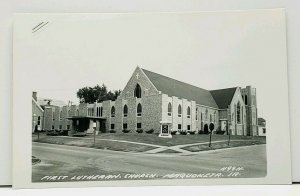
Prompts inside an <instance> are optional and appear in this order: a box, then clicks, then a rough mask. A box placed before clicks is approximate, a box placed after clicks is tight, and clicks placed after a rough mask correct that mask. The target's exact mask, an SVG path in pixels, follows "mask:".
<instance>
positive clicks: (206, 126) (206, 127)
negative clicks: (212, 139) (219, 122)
mask: <svg viewBox="0 0 300 196" xmlns="http://www.w3.org/2000/svg"><path fill="white" fill-rule="evenodd" d="M204 134H208V125H207V124H205V125H204Z"/></svg>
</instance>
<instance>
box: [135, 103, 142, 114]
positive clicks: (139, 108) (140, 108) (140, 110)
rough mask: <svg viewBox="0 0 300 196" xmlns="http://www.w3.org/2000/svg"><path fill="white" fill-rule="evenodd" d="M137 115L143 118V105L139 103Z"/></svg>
mask: <svg viewBox="0 0 300 196" xmlns="http://www.w3.org/2000/svg"><path fill="white" fill-rule="evenodd" d="M136 115H137V116H142V105H141V104H140V103H139V104H138V105H137V108H136Z"/></svg>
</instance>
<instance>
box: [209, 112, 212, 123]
mask: <svg viewBox="0 0 300 196" xmlns="http://www.w3.org/2000/svg"><path fill="white" fill-rule="evenodd" d="M209 122H212V114H210V115H209Z"/></svg>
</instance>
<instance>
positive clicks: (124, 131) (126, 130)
mask: <svg viewBox="0 0 300 196" xmlns="http://www.w3.org/2000/svg"><path fill="white" fill-rule="evenodd" d="M122 132H123V133H129V132H130V130H129V129H123V130H122Z"/></svg>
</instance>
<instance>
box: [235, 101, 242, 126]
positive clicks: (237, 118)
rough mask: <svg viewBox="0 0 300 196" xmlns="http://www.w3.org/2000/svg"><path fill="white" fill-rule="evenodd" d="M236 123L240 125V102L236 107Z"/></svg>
mask: <svg viewBox="0 0 300 196" xmlns="http://www.w3.org/2000/svg"><path fill="white" fill-rule="evenodd" d="M236 121H237V123H239V124H240V123H241V105H240V102H238V104H237V107H236Z"/></svg>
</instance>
